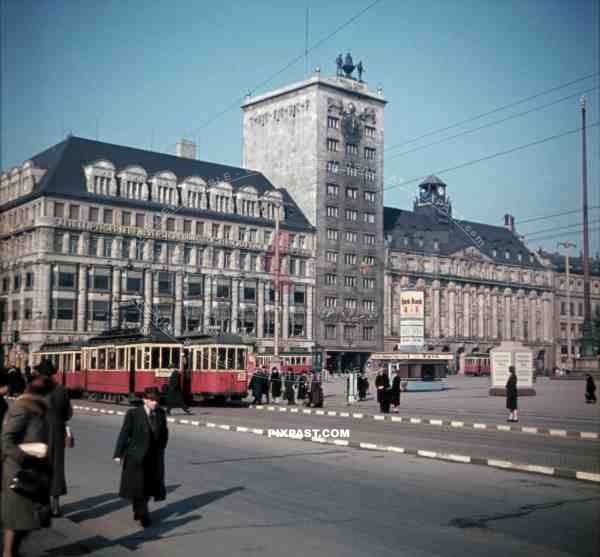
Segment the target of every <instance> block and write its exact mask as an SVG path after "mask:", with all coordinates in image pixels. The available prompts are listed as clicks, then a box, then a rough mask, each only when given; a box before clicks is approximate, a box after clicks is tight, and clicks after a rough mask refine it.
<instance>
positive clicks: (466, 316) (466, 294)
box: [462, 286, 473, 338]
mask: <svg viewBox="0 0 600 557" xmlns="http://www.w3.org/2000/svg"><path fill="white" fill-rule="evenodd" d="M472 312H473V308H471V292H470V287H468V286H465V287H464V288H463V320H462V332H463V337H465V338H469V337H470V336H471V315H472Z"/></svg>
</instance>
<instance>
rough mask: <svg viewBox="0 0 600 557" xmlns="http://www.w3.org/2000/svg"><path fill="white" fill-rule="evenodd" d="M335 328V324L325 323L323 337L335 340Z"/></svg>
mask: <svg viewBox="0 0 600 557" xmlns="http://www.w3.org/2000/svg"><path fill="white" fill-rule="evenodd" d="M336 333H337V328H336V326H335V325H325V338H326V339H327V340H335V339H336V338H337V334H336Z"/></svg>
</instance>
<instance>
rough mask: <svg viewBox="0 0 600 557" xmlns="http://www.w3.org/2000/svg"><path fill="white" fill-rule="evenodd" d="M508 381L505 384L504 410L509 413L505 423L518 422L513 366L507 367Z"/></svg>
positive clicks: (515, 379)
mask: <svg viewBox="0 0 600 557" xmlns="http://www.w3.org/2000/svg"><path fill="white" fill-rule="evenodd" d="M508 373H509V376H508V381H507V382H506V408H507V409H508V411H509V414H508V419H507V420H506V421H507V422H518V421H519V416H518V413H517V374H516V373H515V366H509V367H508Z"/></svg>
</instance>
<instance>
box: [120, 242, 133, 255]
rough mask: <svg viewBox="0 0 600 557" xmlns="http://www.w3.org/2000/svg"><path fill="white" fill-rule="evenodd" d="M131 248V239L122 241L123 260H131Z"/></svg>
mask: <svg viewBox="0 0 600 557" xmlns="http://www.w3.org/2000/svg"><path fill="white" fill-rule="evenodd" d="M130 246H131V240H130V239H129V238H123V240H122V241H121V258H122V259H129V248H130Z"/></svg>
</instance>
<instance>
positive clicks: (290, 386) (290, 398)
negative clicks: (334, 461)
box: [285, 369, 296, 406]
mask: <svg viewBox="0 0 600 557" xmlns="http://www.w3.org/2000/svg"><path fill="white" fill-rule="evenodd" d="M295 382H296V378H295V377H294V373H293V372H292V371H290V370H289V369H288V370H287V372H286V374H285V399H286V400H287V403H288V405H290V406H292V405H294V404H296V401H295V400H294V397H295V393H294V383H295Z"/></svg>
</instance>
